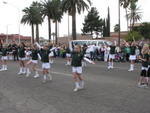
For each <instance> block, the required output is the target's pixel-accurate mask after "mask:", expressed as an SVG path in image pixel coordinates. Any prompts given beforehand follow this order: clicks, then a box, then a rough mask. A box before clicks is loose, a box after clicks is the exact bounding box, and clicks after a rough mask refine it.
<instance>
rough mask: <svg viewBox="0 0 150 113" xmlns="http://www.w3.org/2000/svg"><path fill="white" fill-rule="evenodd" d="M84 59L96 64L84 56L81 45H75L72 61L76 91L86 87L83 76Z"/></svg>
mask: <svg viewBox="0 0 150 113" xmlns="http://www.w3.org/2000/svg"><path fill="white" fill-rule="evenodd" d="M83 59H84V60H86V61H88V62H89V63H92V64H95V63H94V62H93V61H91V60H89V59H87V58H85V57H84V54H83V53H82V51H81V47H80V46H75V47H74V50H73V52H72V62H71V65H72V72H73V77H74V81H75V88H74V90H73V91H74V92H76V91H78V90H80V89H83V88H84V80H83V77H82V76H81V74H82V60H83Z"/></svg>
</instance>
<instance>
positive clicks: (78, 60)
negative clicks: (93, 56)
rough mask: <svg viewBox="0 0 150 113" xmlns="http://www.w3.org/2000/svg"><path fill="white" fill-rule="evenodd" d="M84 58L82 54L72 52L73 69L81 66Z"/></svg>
mask: <svg viewBox="0 0 150 113" xmlns="http://www.w3.org/2000/svg"><path fill="white" fill-rule="evenodd" d="M83 58H84V54H83V53H82V52H81V53H78V52H72V62H71V65H72V66H73V67H80V66H82V60H83Z"/></svg>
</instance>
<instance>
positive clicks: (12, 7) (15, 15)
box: [0, 0, 150, 39]
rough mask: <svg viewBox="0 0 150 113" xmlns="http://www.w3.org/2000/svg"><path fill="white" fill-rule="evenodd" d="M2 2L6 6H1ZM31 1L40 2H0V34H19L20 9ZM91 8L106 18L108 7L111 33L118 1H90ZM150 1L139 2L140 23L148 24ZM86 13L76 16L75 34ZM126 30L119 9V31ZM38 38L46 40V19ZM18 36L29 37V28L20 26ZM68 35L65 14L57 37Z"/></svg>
mask: <svg viewBox="0 0 150 113" xmlns="http://www.w3.org/2000/svg"><path fill="white" fill-rule="evenodd" d="M3 1H5V2H7V3H8V4H3ZM33 1H39V2H40V1H41V0H0V15H1V16H0V33H8V34H18V33H19V22H20V20H21V17H22V16H23V12H22V9H24V8H25V7H28V6H30V4H31V3H32V2H33ZM91 1H92V7H96V8H97V9H98V11H99V15H100V17H101V18H106V17H107V7H108V6H109V7H110V18H111V20H110V21H111V31H113V29H114V26H115V24H117V23H118V0H91ZM149 5H150V0H139V2H138V6H140V7H141V12H142V13H143V14H142V20H141V22H150V14H149V9H150V8H149ZM87 13H88V12H87V11H85V12H82V14H81V15H77V32H78V33H81V29H82V27H83V26H82V24H83V22H84V18H85V16H86V15H87ZM69 20H70V33H71V17H69ZM126 29H127V26H126V19H125V10H124V9H123V8H121V30H122V31H125V30H126ZM39 30H40V37H44V38H46V39H48V25H47V19H45V20H44V23H43V24H42V25H40V29H39ZM54 30H55V25H54V24H52V32H54ZM20 34H21V35H24V36H31V27H30V26H29V25H23V24H21V26H20ZM65 35H68V16H67V15H66V14H65V15H64V16H63V19H62V21H61V23H60V24H59V36H65Z"/></svg>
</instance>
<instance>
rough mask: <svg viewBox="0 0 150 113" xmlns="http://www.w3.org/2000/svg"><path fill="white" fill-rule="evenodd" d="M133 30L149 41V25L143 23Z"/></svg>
mask: <svg viewBox="0 0 150 113" xmlns="http://www.w3.org/2000/svg"><path fill="white" fill-rule="evenodd" d="M133 29H134V31H137V32H139V33H140V34H141V35H142V36H143V37H144V38H145V39H150V23H147V22H144V23H142V24H141V25H140V26H138V27H134V28H133Z"/></svg>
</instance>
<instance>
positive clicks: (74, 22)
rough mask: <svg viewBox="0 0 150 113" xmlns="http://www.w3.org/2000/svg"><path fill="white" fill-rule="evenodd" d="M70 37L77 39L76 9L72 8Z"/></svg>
mask: <svg viewBox="0 0 150 113" xmlns="http://www.w3.org/2000/svg"><path fill="white" fill-rule="evenodd" d="M72 37H73V40H76V39H77V35H76V9H75V8H73V10H72Z"/></svg>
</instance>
